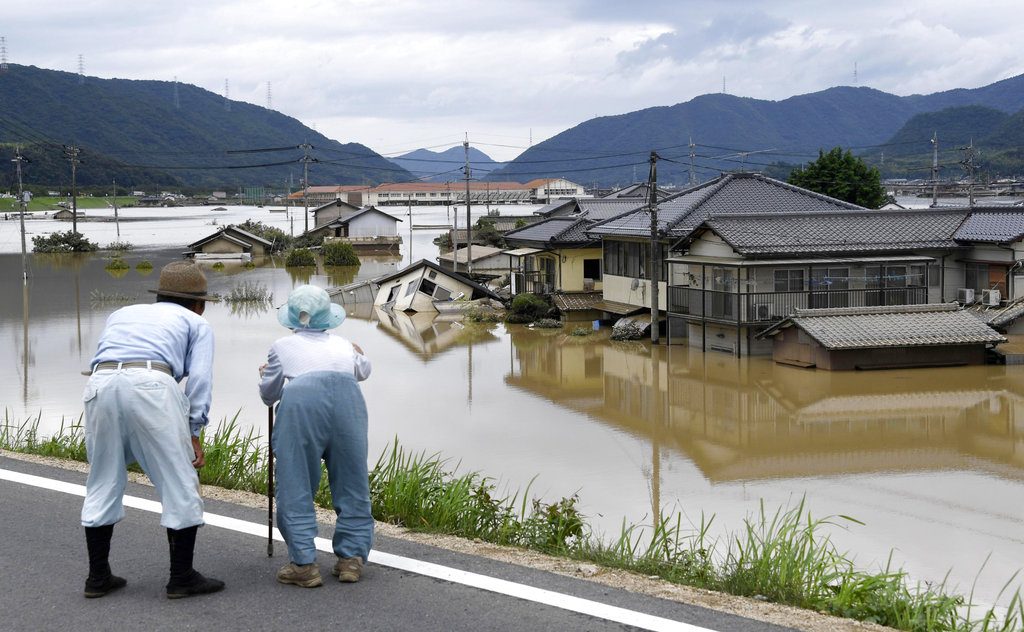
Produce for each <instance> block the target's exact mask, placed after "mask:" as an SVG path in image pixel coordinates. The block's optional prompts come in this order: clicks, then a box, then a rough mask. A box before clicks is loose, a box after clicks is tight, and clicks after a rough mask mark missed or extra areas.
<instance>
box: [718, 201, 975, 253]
mask: <svg viewBox="0 0 1024 632" xmlns="http://www.w3.org/2000/svg"><path fill="white" fill-rule="evenodd" d="M964 215H965V213H964V212H962V211H935V210H928V211H921V210H917V211H901V210H891V211H861V212H853V213H851V212H849V211H847V212H840V213H834V212H833V213H811V214H804V215H757V216H737V215H732V216H726V215H718V216H715V217H712V218H711V219H708V220H707V222H706V224H707V226H708V228H710V229H711V230H713V231H714V232H715V233H716V234H717V235H718V236H719V237H721V238H722V239H724V240H725V241H726V242H727V243H728V244H729V245H730V246H732V247H733V249H734V250H736V251H737V252H738V253H740V254H742V255H745V256H757V255H767V256H772V255H797V254H814V253H825V252H827V253H832V254H852V253H868V252H881V251H886V252H892V251H901V250H916V249H928V248H957V247H959V244H958V243H957V242H956V241H955V240H954V239H953V233H954V232H955V231H956V229H957V227H958V226H960V224H961V222H963V219H964Z"/></svg>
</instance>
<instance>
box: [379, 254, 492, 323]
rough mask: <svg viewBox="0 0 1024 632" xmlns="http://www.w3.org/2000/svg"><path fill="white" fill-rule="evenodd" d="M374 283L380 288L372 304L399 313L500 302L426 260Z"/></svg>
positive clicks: (465, 279)
mask: <svg viewBox="0 0 1024 632" xmlns="http://www.w3.org/2000/svg"><path fill="white" fill-rule="evenodd" d="M373 284H374V285H375V286H376V288H377V289H376V294H375V298H374V301H373V304H374V305H377V306H380V307H384V308H387V309H391V310H395V311H400V312H436V311H438V310H437V308H436V307H435V306H434V303H435V302H443V301H452V300H458V299H467V300H475V299H479V298H491V299H495V300H501V297H499V296H498V295H497V294H496V293H494V292H492V291H491V290H489V289H487V288H486V287H484V286H483V285H480V284H479V283H476V282H475V281H472V280H471V279H469V278H467V277H465V276H463V275H461V274H459V273H458V272H454V271H452V270H445V269H443V268H442V267H441V266H439V265H437V264H436V263H432V262H430V261H427V260H426V259H420V260H419V261H417V262H416V263H414V264H412V265H409V266H406V267H405V268H403V269H401V270H399V271H397V272H395V273H393V274H389V275H387V276H383V277H380V278H378V279H374V281H373Z"/></svg>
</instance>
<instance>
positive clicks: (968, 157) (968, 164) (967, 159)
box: [960, 138, 977, 206]
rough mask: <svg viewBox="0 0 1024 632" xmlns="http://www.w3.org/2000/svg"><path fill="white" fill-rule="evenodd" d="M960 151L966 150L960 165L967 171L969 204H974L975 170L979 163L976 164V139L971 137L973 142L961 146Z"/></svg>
mask: <svg viewBox="0 0 1024 632" xmlns="http://www.w3.org/2000/svg"><path fill="white" fill-rule="evenodd" d="M960 151H962V152H964V158H963V160H961V161H960V166H962V167H963V168H964V171H965V172H967V195H968V198H967V200H968V201H967V205H968V206H974V170H975V169H977V165H975V164H974V158H975V155H976V154H975V153H974V139H973V138H972V139H971V143H970V144H969V145H967V146H966V147H961V148H960Z"/></svg>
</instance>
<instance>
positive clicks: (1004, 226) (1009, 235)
mask: <svg viewBox="0 0 1024 632" xmlns="http://www.w3.org/2000/svg"><path fill="white" fill-rule="evenodd" d="M955 237H956V239H959V240H962V241H990V242H995V243H1001V244H1005V243H1009V242H1012V241H1017V240H1018V239H1020V238H1021V237H1024V209H1015V210H1007V209H1000V210H998V211H978V210H974V211H972V212H971V214H970V215H969V216H968V217H967V219H966V220H965V221H964V223H963V225H962V226H961V227H960V230H958V231H956V235H955Z"/></svg>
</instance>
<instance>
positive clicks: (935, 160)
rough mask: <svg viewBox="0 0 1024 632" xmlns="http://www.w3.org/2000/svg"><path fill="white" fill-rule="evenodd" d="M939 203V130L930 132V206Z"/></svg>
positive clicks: (933, 206)
mask: <svg viewBox="0 0 1024 632" xmlns="http://www.w3.org/2000/svg"><path fill="white" fill-rule="evenodd" d="M938 205H939V132H938V131H937V130H936V131H934V132H932V208H935V207H936V206H938Z"/></svg>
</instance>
